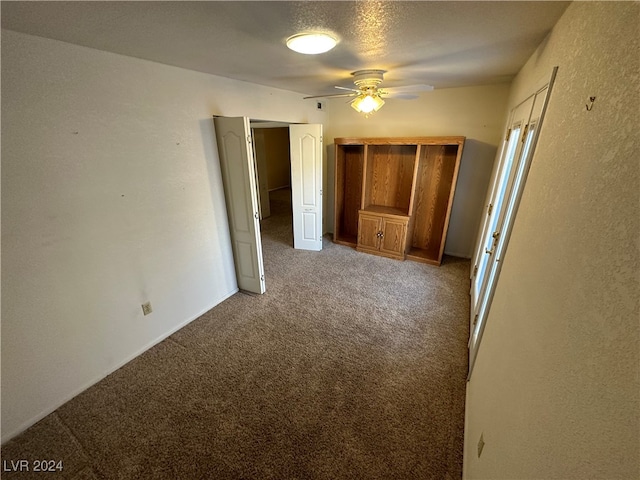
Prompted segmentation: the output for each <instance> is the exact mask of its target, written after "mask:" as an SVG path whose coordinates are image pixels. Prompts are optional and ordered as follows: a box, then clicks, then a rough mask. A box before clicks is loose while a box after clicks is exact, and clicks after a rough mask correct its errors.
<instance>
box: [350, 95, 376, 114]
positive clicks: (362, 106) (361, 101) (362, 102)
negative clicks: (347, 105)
mask: <svg viewBox="0 0 640 480" xmlns="http://www.w3.org/2000/svg"><path fill="white" fill-rule="evenodd" d="M383 105H384V100H383V99H382V98H380V96H379V95H371V94H367V95H360V96H358V97H356V98H355V99H354V100H353V101H352V102H351V106H352V107H353V108H354V109H355V110H356V112H358V113H364V114H365V115H367V114H369V113H374V112H377V111H378V110H380V108H382V106H383Z"/></svg>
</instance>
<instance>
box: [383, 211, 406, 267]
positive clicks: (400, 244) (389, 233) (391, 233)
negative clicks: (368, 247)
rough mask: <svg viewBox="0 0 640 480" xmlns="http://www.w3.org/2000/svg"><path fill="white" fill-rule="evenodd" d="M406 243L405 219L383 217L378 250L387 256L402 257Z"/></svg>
mask: <svg viewBox="0 0 640 480" xmlns="http://www.w3.org/2000/svg"><path fill="white" fill-rule="evenodd" d="M406 243H407V221H406V220H399V219H395V218H384V217H383V219H382V239H381V242H380V252H381V253H384V254H387V255H389V256H395V257H398V258H404V250H405V245H406Z"/></svg>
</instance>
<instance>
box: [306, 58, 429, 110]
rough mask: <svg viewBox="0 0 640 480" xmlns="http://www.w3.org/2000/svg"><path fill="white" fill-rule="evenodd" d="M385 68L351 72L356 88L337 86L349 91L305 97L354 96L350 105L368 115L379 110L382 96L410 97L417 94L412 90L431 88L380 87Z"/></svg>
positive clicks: (382, 102)
mask: <svg viewBox="0 0 640 480" xmlns="http://www.w3.org/2000/svg"><path fill="white" fill-rule="evenodd" d="M385 73H386V71H385V70H373V69H369V70H357V71H355V72H353V73H352V74H351V75H353V83H354V84H355V85H356V87H357V88H345V87H338V86H336V87H335V88H338V89H340V90H346V91H348V92H349V93H336V94H334V95H315V96H311V97H304V98H305V99H307V98H338V97H355V98H354V99H353V100H352V101H351V106H352V107H353V108H354V109H355V110H356V111H358V112H360V113H364V114H365V115H369V114H372V113H375V112H377V111H378V110H380V108H381V107H382V105H384V103H385V102H384V100H383V98H404V99H411V98H417V97H418V96H417V95H415V94H414V92H427V91H430V90H433V87H432V86H431V85H403V86H401V87H391V88H380V84H381V83H382V80H383V75H384V74H385Z"/></svg>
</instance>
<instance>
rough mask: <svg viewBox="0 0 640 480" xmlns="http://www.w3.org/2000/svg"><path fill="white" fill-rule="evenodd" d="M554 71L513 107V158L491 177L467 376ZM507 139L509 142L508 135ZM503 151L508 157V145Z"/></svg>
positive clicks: (474, 281)
mask: <svg viewBox="0 0 640 480" xmlns="http://www.w3.org/2000/svg"><path fill="white" fill-rule="evenodd" d="M556 72H557V67H555V68H554V69H553V71H552V73H551V78H550V79H549V81H548V83H547V84H545V85H544V86H543V87H541V88H540V89H538V90H537V91H536V92H535V93H534V94H532V95H531V96H530V97H529V98H528V99H527V100H525V101H524V102H523V103H521V104H520V105H519V106H518V107H516V109H515V111H514V115H513V117H512V118H513V120H512V123H511V127H510V128H511V129H512V130H511V135H513V132H514V131H515V130H514V128H515V127H517V126H519V132H518V135H517V145H516V146H515V147H513V148H512V149H511V150H512V151H513V155H512V160H511V161H510V162H507V163H509V164H510V165H506V164H505V165H504V166H501V167H500V168H502V169H504V171H501V170H500V168H499V169H498V171H497V174H496V176H495V177H494V184H493V187H492V197H491V198H492V200H493V201H495V202H496V203H495V205H494V207H493V211H492V212H491V215H492V216H493V217H494V218H493V219H491V220H487V221H485V227H484V229H483V232H482V236H481V238H480V242H479V246H478V249H477V251H476V255H475V257H474V261H475V262H476V263H475V265H476V267H477V269H474V275H473V278H472V287H471V294H472V305H471V314H472V316H473V317H474V321H473V325H472V328H471V336H470V338H469V376H471V372H472V370H473V366H474V364H475V359H476V356H477V353H478V347H479V345H480V340H481V338H482V333H483V331H484V327H485V323H486V319H487V316H488V315H489V309H490V307H491V302H492V300H493V295H494V293H495V289H496V285H497V281H498V277H499V275H500V270H501V268H502V264H503V260H504V256H505V254H506V251H507V246H508V243H509V237H510V236H511V231H512V229H513V225H514V222H515V217H516V212H517V210H518V206H519V204H520V199H521V198H522V194H523V191H524V185H525V182H526V178H527V174H528V172H529V167H530V166H531V161H532V159H533V153H534V150H535V146H536V143H537V141H538V137H539V135H540V127H541V126H542V121H543V119H544V114H545V111H546V108H547V104H548V103H549V95H550V93H551V88H552V86H553V82H554V80H555V76H556ZM508 142H509V143H511V139H509V140H508ZM505 151H506V152H507V153H506V154H505V159H507V158H508V157H509V152H510V147H507V148H506V149H505ZM506 172H508V173H506ZM503 177H504V179H503ZM490 208H491V207H490ZM481 266H482V268H480V267H481ZM476 291H477V293H474V292H476Z"/></svg>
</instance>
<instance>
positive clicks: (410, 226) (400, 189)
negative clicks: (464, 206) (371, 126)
mask: <svg viewBox="0 0 640 480" xmlns="http://www.w3.org/2000/svg"><path fill="white" fill-rule="evenodd" d="M464 140H465V139H464V137H401V138H336V139H335V147H336V148H335V182H336V185H335V224H334V234H333V235H334V237H333V238H334V242H336V243H340V244H343V245H349V246H353V247H356V248H357V249H358V250H360V251H365V252H369V253H375V254H378V255H384V256H388V257H392V258H398V259H405V258H409V259H411V260H416V261H419V262H425V263H430V264H435V265H440V263H441V261H442V253H443V251H444V242H445V240H446V235H447V228H448V225H449V217H450V214H451V206H452V204H453V196H454V192H455V185H456V180H457V176H458V170H459V167H460V158H461V156H462V148H463V146H464Z"/></svg>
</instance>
